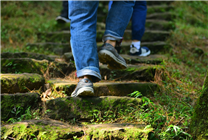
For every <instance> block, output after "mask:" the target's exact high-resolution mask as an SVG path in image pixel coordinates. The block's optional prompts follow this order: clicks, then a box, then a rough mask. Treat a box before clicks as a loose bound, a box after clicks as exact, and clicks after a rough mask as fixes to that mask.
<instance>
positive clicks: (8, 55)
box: [1, 43, 166, 66]
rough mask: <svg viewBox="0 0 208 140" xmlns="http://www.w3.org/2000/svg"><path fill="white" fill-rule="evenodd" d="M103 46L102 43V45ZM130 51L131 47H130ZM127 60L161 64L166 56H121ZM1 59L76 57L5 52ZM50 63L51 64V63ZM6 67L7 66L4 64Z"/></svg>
mask: <svg viewBox="0 0 208 140" xmlns="http://www.w3.org/2000/svg"><path fill="white" fill-rule="evenodd" d="M100 44H102V43H100ZM128 49H129V47H128ZM120 55H121V56H122V57H123V58H124V59H125V60H126V63H127V64H138V63H144V64H159V63H161V62H162V61H163V60H165V59H166V56H164V55H158V54H153V55H149V56H147V57H142V56H131V55H126V54H120ZM1 58H7V59H10V58H17V59H19V58H26V59H27V58H32V59H36V60H48V61H50V62H53V61H55V62H67V63H69V62H73V61H74V57H73V54H72V52H67V53H64V55H63V56H58V55H44V54H38V53H28V52H19V53H11V52H5V53H1ZM50 62H49V63H50ZM7 64H8V63H7ZM4 66H5V64H4Z"/></svg>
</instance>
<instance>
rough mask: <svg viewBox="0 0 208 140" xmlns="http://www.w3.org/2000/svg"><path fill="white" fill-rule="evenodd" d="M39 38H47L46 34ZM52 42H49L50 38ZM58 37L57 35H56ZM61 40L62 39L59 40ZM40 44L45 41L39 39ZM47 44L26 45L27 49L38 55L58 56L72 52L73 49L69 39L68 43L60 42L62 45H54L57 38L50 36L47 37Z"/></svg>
mask: <svg viewBox="0 0 208 140" xmlns="http://www.w3.org/2000/svg"><path fill="white" fill-rule="evenodd" d="M38 36H45V34H44V33H42V34H41V33H39V34H38ZM51 37H52V39H51V40H50V41H51V42H47V41H48V38H51ZM55 37H56V34H55ZM59 39H60V38H59ZM38 41H39V42H43V40H41V39H39V40H38ZM45 41H46V42H45V43H28V44H26V46H25V48H27V49H28V50H30V51H32V52H37V53H44V54H56V55H63V54H64V53H65V52H69V51H71V47H70V44H69V43H68V42H69V38H68V40H67V42H62V41H61V40H59V42H61V43H54V42H56V41H57V39H56V38H53V36H51V35H50V33H49V35H48V36H46V39H45Z"/></svg>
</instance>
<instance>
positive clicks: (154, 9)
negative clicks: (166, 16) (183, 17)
mask: <svg viewBox="0 0 208 140" xmlns="http://www.w3.org/2000/svg"><path fill="white" fill-rule="evenodd" d="M173 9H174V6H172V5H164V4H163V5H150V6H149V5H147V15H149V14H153V13H165V12H167V11H170V10H173Z"/></svg>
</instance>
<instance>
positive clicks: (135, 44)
mask: <svg viewBox="0 0 208 140" xmlns="http://www.w3.org/2000/svg"><path fill="white" fill-rule="evenodd" d="M132 45H134V47H136V48H137V49H138V50H139V49H140V41H138V42H132V43H131V47H132Z"/></svg>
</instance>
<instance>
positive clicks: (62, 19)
mask: <svg viewBox="0 0 208 140" xmlns="http://www.w3.org/2000/svg"><path fill="white" fill-rule="evenodd" d="M56 21H57V22H59V23H69V22H71V20H70V19H68V18H66V17H62V16H58V17H56Z"/></svg>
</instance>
